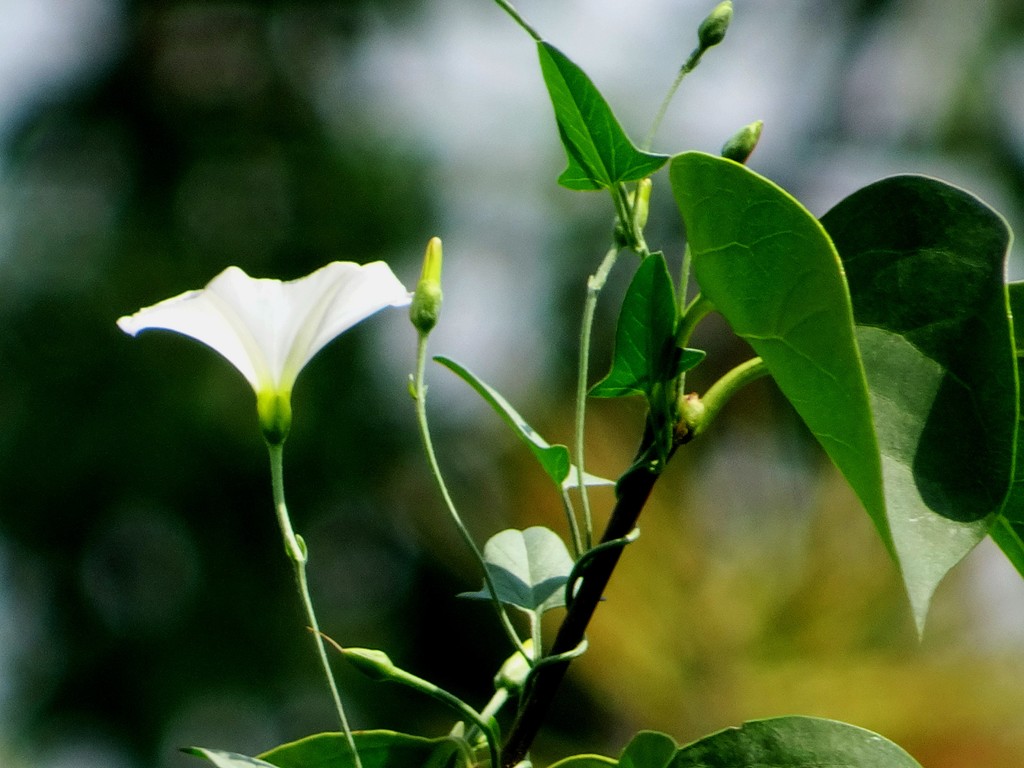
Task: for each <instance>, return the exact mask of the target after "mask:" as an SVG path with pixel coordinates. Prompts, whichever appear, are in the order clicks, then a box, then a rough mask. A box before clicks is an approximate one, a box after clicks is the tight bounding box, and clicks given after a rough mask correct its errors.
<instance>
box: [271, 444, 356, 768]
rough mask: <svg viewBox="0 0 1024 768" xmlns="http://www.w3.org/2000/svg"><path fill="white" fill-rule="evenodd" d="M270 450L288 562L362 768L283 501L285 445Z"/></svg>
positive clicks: (301, 549) (303, 556)
mask: <svg viewBox="0 0 1024 768" xmlns="http://www.w3.org/2000/svg"><path fill="white" fill-rule="evenodd" d="M267 450H268V451H269V452H270V478H271V484H272V486H273V492H274V510H275V512H276V513H277V522H278V524H279V525H280V527H281V535H282V536H283V537H284V547H285V553H286V554H287V555H288V559H289V560H291V561H292V566H293V568H294V570H295V584H296V586H297V587H298V590H299V597H300V598H301V600H302V607H303V608H304V609H305V611H306V620H307V621H308V622H309V627H310V629H311V630H312V631H313V638H314V641H315V642H316V649H317V655H318V656H319V658H320V664H321V666H322V667H323V671H324V676H325V677H326V678H327V685H328V687H329V688H330V689H331V698H332V699H333V700H334V708H335V710H336V711H337V713H338V720H339V721H340V723H341V730H342V731H343V732H344V734H345V740H346V741H347V742H348V747H349V749H350V750H351V751H352V760H353V762H354V763H355V768H362V766H363V764H362V761H361V760H360V759H359V750H358V749H356V742H355V739H354V738H353V736H352V729H351V728H350V727H349V724H348V718H347V717H346V716H345V707H344V706H343V705H342V703H341V694H340V693H338V684H337V683H336V682H335V680H334V673H333V672H332V671H331V664H330V661H329V660H328V658H327V651H326V649H325V648H324V641H323V636H322V635H321V634H320V624H319V622H317V620H316V612H315V611H314V610H313V598H312V597H311V595H310V593H309V581H308V579H307V578H306V561H307V560H308V559H309V555H308V552H307V550H306V544H305V542H304V541H303V540H302V538H301V537H300V536H298V535H297V534H296V533H295V531H294V529H293V528H292V522H291V518H290V517H289V515H288V506H287V504H286V503H285V499H284V460H283V456H284V443H269V442H268V443H267Z"/></svg>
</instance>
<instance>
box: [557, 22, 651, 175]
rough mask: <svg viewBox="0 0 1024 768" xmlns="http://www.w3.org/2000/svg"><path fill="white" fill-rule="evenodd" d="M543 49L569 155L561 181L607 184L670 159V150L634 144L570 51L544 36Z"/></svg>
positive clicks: (643, 173)
mask: <svg viewBox="0 0 1024 768" xmlns="http://www.w3.org/2000/svg"><path fill="white" fill-rule="evenodd" d="M537 55H538V56H539V57H540V67H541V72H542V74H543V75H544V83H545V84H546V85H547V88H548V94H549V95H550V96H551V104H552V106H553V107H554V109H555V120H556V121H557V123H558V134H559V136H560V137H561V139H562V145H563V146H564V147H565V153H566V155H567V156H568V158H569V165H568V167H567V168H566V169H565V171H564V172H563V173H562V175H561V176H560V177H559V178H558V183H559V184H561V185H562V186H564V187H567V188H569V189H581V190H586V189H601V188H607V187H611V186H612V185H613V184H617V183H619V182H622V181H636V180H638V179H642V178H645V177H646V176H650V175H651V174H652V173H654V172H655V171H657V170H658V169H659V168H661V166H663V165H664V164H665V162H666V161H667V160H668V157H666V156H665V155H655V154H651V153H650V152H641V151H640V150H639V149H637V148H636V147H635V146H634V145H633V142H631V141H630V140H629V138H628V137H627V136H626V133H625V131H623V130H622V126H620V125H619V121H618V120H616V119H615V115H614V114H613V113H612V110H611V108H610V107H609V106H608V102H606V101H605V100H604V97H603V96H602V95H601V93H600V91H598V90H597V87H596V86H595V85H594V84H593V82H591V80H590V78H589V77H587V75H586V73H585V72H584V71H583V70H582V69H580V68H579V67H578V66H576V64H574V63H573V62H572V61H570V60H569V58H568V57H567V56H566V55H565V54H563V53H562V52H561V51H559V50H558V49H557V48H555V47H554V46H553V45H550V44H548V43H545V42H539V43H537Z"/></svg>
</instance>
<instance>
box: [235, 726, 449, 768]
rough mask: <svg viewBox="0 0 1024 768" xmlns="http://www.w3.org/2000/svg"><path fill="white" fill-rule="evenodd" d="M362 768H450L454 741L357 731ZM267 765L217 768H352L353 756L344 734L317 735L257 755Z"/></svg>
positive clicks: (402, 734)
mask: <svg viewBox="0 0 1024 768" xmlns="http://www.w3.org/2000/svg"><path fill="white" fill-rule="evenodd" d="M353 738H354V739H355V742H356V748H357V749H358V751H359V760H360V761H361V762H362V764H363V768H450V766H451V765H453V762H454V761H453V758H454V757H455V755H456V754H457V753H458V752H459V743H458V741H456V740H455V739H452V738H448V737H443V738H439V739H426V738H423V737H421V736H411V735H409V734H406V733H397V732H396V731H385V730H377V731H356V732H355V733H353ZM260 757H261V758H262V759H263V760H266V761H268V762H267V763H262V762H255V763H251V764H246V763H239V764H238V765H237V766H235V765H224V766H220V767H219V768H245V766H246V765H267V764H269V765H273V766H276V768H354V766H355V763H354V762H353V760H352V752H351V751H350V750H349V746H348V741H347V740H346V738H345V734H343V733H319V734H316V735H315V736H308V737H306V738H304V739H299V740H298V741H293V742H290V743H288V744H282V745H281V746H279V747H274V748H273V749H271V750H269V751H268V752H265V753H263V754H262V755H260Z"/></svg>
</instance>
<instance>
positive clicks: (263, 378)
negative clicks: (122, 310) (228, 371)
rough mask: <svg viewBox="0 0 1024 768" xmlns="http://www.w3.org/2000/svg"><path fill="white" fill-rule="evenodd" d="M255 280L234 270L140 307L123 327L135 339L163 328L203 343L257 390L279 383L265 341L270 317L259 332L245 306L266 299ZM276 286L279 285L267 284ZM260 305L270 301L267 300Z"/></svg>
mask: <svg viewBox="0 0 1024 768" xmlns="http://www.w3.org/2000/svg"><path fill="white" fill-rule="evenodd" d="M258 282H260V281H254V280H253V279H252V278H250V277H249V276H248V275H247V274H245V272H243V271H242V270H241V269H239V268H238V267H228V268H227V269H225V270H224V271H223V272H221V273H220V274H219V275H217V276H216V277H215V278H214V279H213V280H211V281H210V282H209V283H208V284H207V286H206V288H204V289H202V290H198V291H186V292H185V293H182V294H180V295H178V296H174V297H173V298H170V299H165V300H164V301H161V302H160V303H158V304H154V305H152V306H149V307H145V308H143V309H140V310H139V311H138V312H136V313H135V314H134V315H129V316H126V317H122V318H120V319H119V320H118V321H117V325H118V327H119V328H120V329H121V330H122V331H124V332H125V333H128V334H131V335H132V336H135V335H137V334H138V333H139V332H141V331H145V330H150V329H154V330H156V329H159V330H167V331H174V332H176V333H180V334H183V335H185V336H190V337H191V338H193V339H196V340H197V341H201V342H202V343H203V344H206V345H207V346H208V347H210V348H211V349H213V350H215V351H216V352H219V353H220V354H221V355H223V356H224V358H225V359H227V360H228V362H230V363H231V364H232V365H233V366H235V368H237V369H238V370H239V372H241V374H242V375H243V376H244V377H245V378H246V380H247V381H248V382H249V383H250V384H251V385H252V387H253V389H254V390H257V391H258V390H259V389H260V388H262V387H263V386H267V385H269V384H270V383H271V382H272V381H273V377H272V373H271V368H270V364H269V361H268V357H267V354H266V351H265V349H264V347H263V346H262V344H261V343H260V341H258V339H260V338H264V339H265V338H267V337H268V336H269V331H270V330H271V329H270V328H269V327H267V326H266V322H267V321H269V320H270V313H269V312H268V313H266V314H265V315H264V318H263V319H264V324H265V327H263V328H259V327H256V328H253V327H250V326H249V325H248V323H247V318H246V317H245V315H240V314H239V311H238V309H239V306H240V305H241V304H244V303H245V302H246V301H247V300H249V301H254V302H255V301H260V299H261V297H260V296H258V294H259V293H264V294H265V293H267V291H266V290H264V291H257V290H255V289H254V286H252V285H251V283H258ZM264 282H267V283H274V282H278V281H276V280H275V281H272V280H268V281H264ZM260 303H263V304H265V303H267V302H266V297H262V301H260Z"/></svg>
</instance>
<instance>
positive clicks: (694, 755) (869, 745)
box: [672, 717, 921, 768]
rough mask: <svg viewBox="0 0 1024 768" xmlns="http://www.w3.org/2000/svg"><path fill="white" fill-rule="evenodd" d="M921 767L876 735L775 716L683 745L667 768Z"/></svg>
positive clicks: (835, 724) (833, 724)
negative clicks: (670, 765)
mask: <svg viewBox="0 0 1024 768" xmlns="http://www.w3.org/2000/svg"><path fill="white" fill-rule="evenodd" d="M769 766H770V768H826V766H827V768H921V765H920V764H919V763H918V762H917V761H916V760H914V758H912V757H911V756H910V755H908V754H907V753H906V752H905V751H904V750H903V749H901V748H900V747H898V746H897V745H895V744H893V743H892V742H891V741H888V740H887V739H884V738H882V737H881V736H879V735H878V734H876V733H872V732H871V731H866V730H864V729H863V728H857V727H855V726H852V725H847V724H846V723H839V722H836V721H835V720H823V719H819V718H815V717H777V718H772V719H769V720H753V721H751V722H749V723H744V724H743V725H741V726H740V727H739V728H726V729H725V730H723V731H719V732H718V733H713V734H711V735H710V736H705V737H704V738H703V739H700V740H699V741H696V742H694V743H692V744H688V745H686V746H685V747H683V748H682V749H680V750H679V751H678V752H677V753H676V756H675V758H674V759H673V761H672V768H768V767H769Z"/></svg>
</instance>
